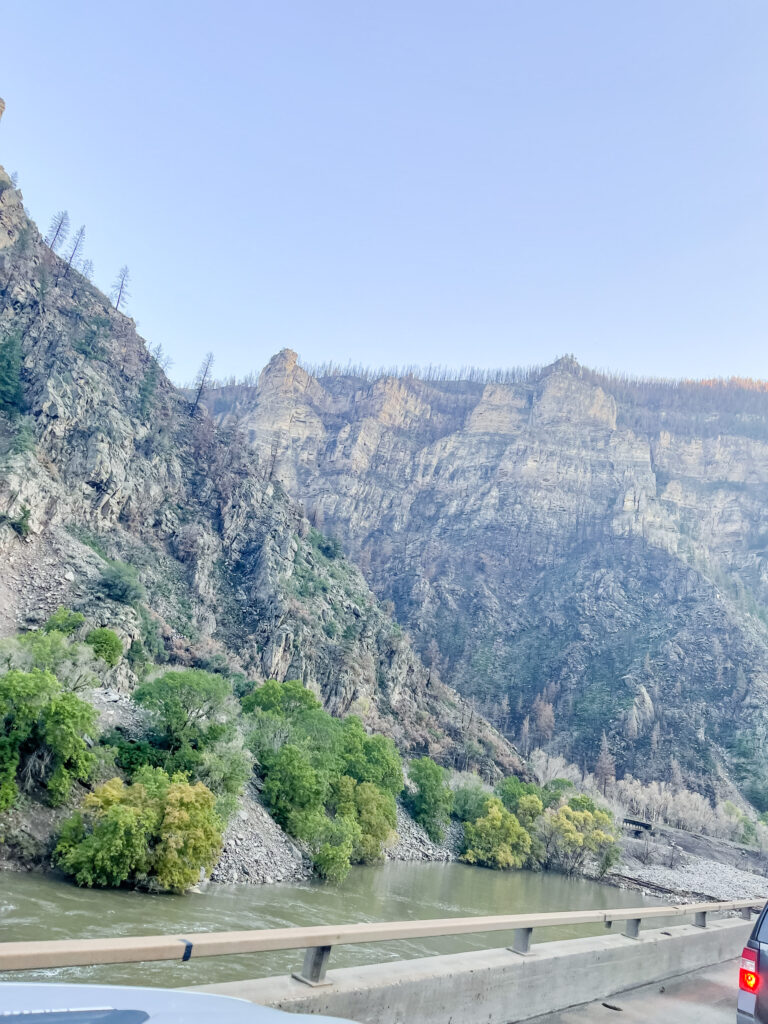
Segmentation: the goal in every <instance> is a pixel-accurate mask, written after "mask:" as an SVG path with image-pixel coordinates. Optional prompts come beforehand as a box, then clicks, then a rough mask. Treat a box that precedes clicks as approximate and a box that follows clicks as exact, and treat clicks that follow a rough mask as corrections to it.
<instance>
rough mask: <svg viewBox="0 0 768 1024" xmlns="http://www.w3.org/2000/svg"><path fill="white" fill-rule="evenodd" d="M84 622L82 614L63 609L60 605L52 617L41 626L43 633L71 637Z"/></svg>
mask: <svg viewBox="0 0 768 1024" xmlns="http://www.w3.org/2000/svg"><path fill="white" fill-rule="evenodd" d="M84 622H85V616H84V615H83V614H82V612H73V611H71V610H70V609H69V608H64V607H63V606H62V605H59V607H58V608H57V609H56V611H55V612H54V613H53V615H51V617H50V618H49V619H48V621H47V622H46V623H45V625H44V626H43V632H44V633H53V632H56V633H63V634H64V636H71V635H72V634H73V633H75V632H77V630H78V629H80V627H81V626H82V624H83V623H84Z"/></svg>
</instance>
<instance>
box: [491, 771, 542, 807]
mask: <svg viewBox="0 0 768 1024" xmlns="http://www.w3.org/2000/svg"><path fill="white" fill-rule="evenodd" d="M540 792H541V790H540V788H539V787H538V786H537V785H536V783H535V782H523V780H522V779H518V778H517V776H515V775H509V776H507V778H506V779H502V780H501V782H499V783H498V784H497V786H496V788H495V789H494V793H495V794H496V796H497V797H498V798H499V800H501V802H502V803H503V804H504V806H505V807H506V809H507V810H508V811H510V813H512V814H517V806H518V804H519V802H520V798H521V797H523V796H531V795H536V796H538V794H539V793H540ZM542 802H543V801H542Z"/></svg>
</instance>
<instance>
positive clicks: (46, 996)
mask: <svg viewBox="0 0 768 1024" xmlns="http://www.w3.org/2000/svg"><path fill="white" fill-rule="evenodd" d="M109 1010H112V1011H126V1012H123V1013H119V1012H115V1013H113V1014H112V1017H111V1019H110V1015H109V1012H108V1011H109ZM75 1011H79V1013H78V1012H75ZM127 1011H132V1013H130V1014H129V1013H127ZM54 1013H55V1017H53V1016H52V1014H54ZM56 1018H58V1020H56ZM0 1021H3V1022H5V1021H8V1022H9V1024H17V1022H18V1024H37V1021H40V1022H42V1021H45V1022H46V1024H142V1022H143V1021H146V1024H212V1022H218V1024H298V1022H300V1021H311V1022H312V1024H323V1022H325V1024H353V1022H351V1021H346V1022H344V1021H341V1020H340V1019H339V1018H337V1017H319V1016H317V1015H316V1014H312V1015H311V1016H309V1015H307V1014H303V1013H300V1014H297V1013H285V1012H284V1011H282V1010H273V1009H271V1008H270V1007H267V1006H258V1005H256V1003H249V1002H248V1001H247V1000H245V999H235V998H233V997H232V996H219V995H213V994H210V993H207V992H185V991H183V990H182V989H164V988H133V987H128V986H119V985H58V984H50V985H48V984H38V983H34V984H30V983H23V982H22V983H16V982H4V983H0Z"/></svg>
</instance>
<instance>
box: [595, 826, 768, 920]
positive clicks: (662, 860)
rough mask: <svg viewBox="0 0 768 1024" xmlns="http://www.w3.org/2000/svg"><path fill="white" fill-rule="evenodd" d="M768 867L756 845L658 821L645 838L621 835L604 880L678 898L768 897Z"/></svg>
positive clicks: (682, 900)
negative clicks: (615, 859)
mask: <svg viewBox="0 0 768 1024" xmlns="http://www.w3.org/2000/svg"><path fill="white" fill-rule="evenodd" d="M767 870H768V862H767V861H766V858H765V856H764V855H763V854H761V853H760V852H759V851H757V850H753V849H751V848H748V847H744V846H740V845H739V844H737V843H731V842H728V841H726V840H722V839H714V838H712V837H711V836H701V835H697V834H695V833H691V832H682V831H680V830H678V829H672V828H669V827H666V826H657V827H656V828H654V834H653V835H652V836H648V837H647V838H643V839H635V838H631V837H629V836H625V837H623V838H622V861H621V863H620V864H618V865H617V866H616V868H615V869H614V870H612V871H611V872H610V873H609V874H608V875H607V876H606V877H605V878H604V879H603V881H604V882H605V883H607V884H608V885H613V886H616V887H617V888H621V889H634V890H636V891H639V892H643V893H646V894H648V895H659V896H661V897H664V898H670V899H674V901H675V902H678V903H695V902H697V901H699V900H702V899H704V900H708V899H712V900H737V899H745V898H749V897H752V896H754V897H755V898H757V899H759V900H768V877H766V871H767Z"/></svg>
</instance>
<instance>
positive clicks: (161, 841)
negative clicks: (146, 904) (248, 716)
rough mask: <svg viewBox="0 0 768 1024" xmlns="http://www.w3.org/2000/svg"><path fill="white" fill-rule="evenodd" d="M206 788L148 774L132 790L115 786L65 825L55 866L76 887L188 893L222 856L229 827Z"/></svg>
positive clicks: (117, 782)
mask: <svg viewBox="0 0 768 1024" xmlns="http://www.w3.org/2000/svg"><path fill="white" fill-rule="evenodd" d="M214 804H215V799H214V796H213V794H212V793H211V792H210V790H209V789H207V788H206V787H205V786H203V785H202V783H197V784H195V785H194V786H193V785H190V784H189V783H188V782H187V781H186V779H184V778H183V777H181V776H178V775H175V776H173V777H172V778H170V777H169V776H168V774H167V773H166V772H164V771H163V770H162V769H161V768H146V767H145V768H142V769H141V771H139V772H138V773H137V774H136V778H135V780H134V782H133V783H132V784H131V785H128V786H126V785H125V783H124V782H123V781H122V780H121V779H112V780H111V781H109V782H106V783H104V785H102V786H99V787H98V788H97V789H96V790H95V791H94V792H93V793H91V794H89V795H88V796H87V797H86V800H85V804H84V807H83V810H82V811H78V812H77V813H76V814H74V815H72V817H71V818H69V819H68V820H67V821H66V822H65V823H64V825H63V827H62V830H61V833H60V836H59V841H58V844H57V846H56V850H55V855H54V856H55V859H56V862H57V863H58V864H59V866H60V867H61V868H62V870H64V871H65V872H66V873H67V874H70V875H73V876H74V879H75V881H76V882H77V883H78V885H86V886H94V885H95V886H110V887H116V886H119V885H122V884H124V883H126V882H128V883H129V884H131V885H134V886H137V885H141V886H148V887H151V888H160V889H164V890H169V891H171V892H184V891H185V890H187V889H189V888H190V886H192V885H194V884H195V883H196V882H197V881H198V879H199V877H200V870H201V868H202V869H204V870H205V871H207V872H210V871H211V870H212V868H213V866H214V864H215V863H216V859H217V857H218V854H219V852H220V850H221V835H222V829H223V823H222V822H221V820H220V819H219V818H218V817H217V815H216V812H215V809H214Z"/></svg>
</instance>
